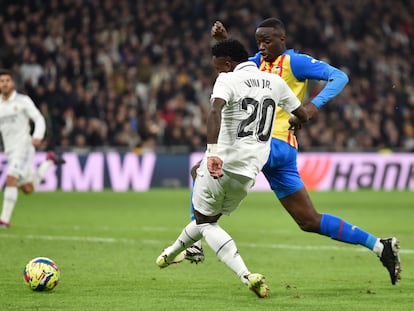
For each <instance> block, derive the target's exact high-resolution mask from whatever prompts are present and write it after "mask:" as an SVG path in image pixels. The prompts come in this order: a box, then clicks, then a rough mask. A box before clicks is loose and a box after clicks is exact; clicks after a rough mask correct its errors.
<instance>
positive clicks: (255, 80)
mask: <svg viewBox="0 0 414 311" xmlns="http://www.w3.org/2000/svg"><path fill="white" fill-rule="evenodd" d="M211 98H212V99H213V98H221V99H223V100H225V101H226V104H225V105H224V107H223V109H222V113H221V118H222V119H221V126H220V133H219V137H218V142H217V148H218V149H217V154H218V156H219V157H220V158H221V159H222V160H223V170H224V171H229V172H232V173H236V174H239V175H243V176H248V177H250V178H256V176H257V174H258V173H259V172H260V170H261V169H262V167H263V165H264V164H265V163H266V161H267V158H268V156H269V152H270V138H271V134H272V129H273V126H277V124H273V120H274V114H275V111H276V106H277V105H279V106H280V107H281V108H283V109H284V110H285V111H287V112H288V113H290V112H292V111H293V110H295V109H297V108H298V107H299V106H300V102H299V100H298V99H297V98H296V96H295V95H294V94H293V92H292V90H291V89H290V88H289V87H288V85H287V84H286V82H285V81H284V80H283V79H282V78H281V77H279V76H278V75H275V74H270V73H267V72H263V71H260V70H259V69H258V68H257V66H256V64H255V63H253V62H250V61H248V62H244V63H241V64H239V65H237V67H236V68H235V69H234V71H232V72H227V73H221V74H220V75H219V76H218V77H217V80H216V82H215V84H214V87H213V94H212V95H211Z"/></svg>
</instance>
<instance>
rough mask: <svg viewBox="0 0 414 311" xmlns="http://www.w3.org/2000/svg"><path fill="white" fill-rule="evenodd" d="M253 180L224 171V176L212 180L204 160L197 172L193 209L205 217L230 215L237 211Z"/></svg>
mask: <svg viewBox="0 0 414 311" xmlns="http://www.w3.org/2000/svg"><path fill="white" fill-rule="evenodd" d="M254 182H255V181H254V179H251V178H250V177H247V176H242V175H238V174H234V173H230V172H226V171H224V176H222V177H220V178H218V179H214V178H213V177H211V176H210V173H209V171H208V169H207V162H206V160H205V158H204V159H203V161H202V162H201V164H200V167H199V168H198V170H197V178H196V180H195V183H194V188H193V196H192V198H193V199H192V200H193V206H194V209H195V210H197V211H198V212H200V213H201V214H203V215H205V216H215V215H218V214H220V213H221V214H224V215H230V214H231V212H233V211H234V210H235V209H237V208H238V207H239V205H240V203H241V202H242V201H243V199H244V198H245V197H246V195H247V192H248V191H249V190H250V188H251V187H253V185H254Z"/></svg>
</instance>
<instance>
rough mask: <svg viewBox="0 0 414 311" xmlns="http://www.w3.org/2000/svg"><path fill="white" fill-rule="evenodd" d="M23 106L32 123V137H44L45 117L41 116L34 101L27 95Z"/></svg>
mask: <svg viewBox="0 0 414 311" xmlns="http://www.w3.org/2000/svg"><path fill="white" fill-rule="evenodd" d="M25 108H26V113H27V115H28V117H29V118H30V119H31V120H32V121H33V123H34V131H33V135H32V137H33V138H37V139H43V138H44V137H45V132H46V121H45V118H44V117H43V116H42V114H41V113H40V111H39V109H37V107H36V105H35V104H34V102H33V101H32V100H31V99H30V97H28V96H27V97H26V104H25Z"/></svg>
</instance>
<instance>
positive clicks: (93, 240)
mask: <svg viewBox="0 0 414 311" xmlns="http://www.w3.org/2000/svg"><path fill="white" fill-rule="evenodd" d="M1 238H9V239H29V240H47V241H78V242H90V243H122V244H140V243H143V244H152V245H153V244H162V243H165V242H164V241H162V240H147V239H143V240H139V239H126V238H102V237H93V236H62V235H33V234H29V235H18V234H8V233H2V234H0V239H1ZM237 244H238V245H240V246H243V247H248V248H274V249H287V250H297V251H303V250H305V251H356V252H361V251H368V250H367V249H366V248H360V247H354V248H351V247H349V246H347V247H341V246H328V245H291V244H257V243H243V242H237ZM400 253H402V254H414V250H413V249H404V248H403V249H401V250H400Z"/></svg>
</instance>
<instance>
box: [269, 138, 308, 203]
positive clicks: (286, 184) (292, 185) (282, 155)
mask: <svg viewBox="0 0 414 311" xmlns="http://www.w3.org/2000/svg"><path fill="white" fill-rule="evenodd" d="M297 154H298V151H297V149H296V148H294V147H292V146H291V145H289V144H288V143H287V142H284V141H283V140H280V139H276V138H272V140H271V145H270V154H269V158H268V160H267V162H266V164H265V165H264V166H263V168H262V172H263V174H264V175H265V177H266V179H267V181H268V182H269V185H270V188H272V190H273V192H274V193H275V194H276V196H277V197H278V199H283V198H284V197H287V196H288V195H291V194H292V193H295V192H297V191H299V190H300V189H302V188H303V187H304V184H303V181H302V179H301V178H300V175H299V172H298V167H297V164H296V157H297Z"/></svg>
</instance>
